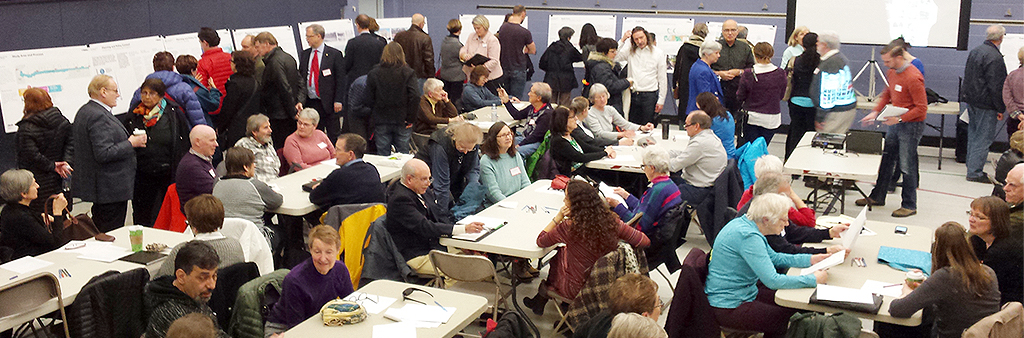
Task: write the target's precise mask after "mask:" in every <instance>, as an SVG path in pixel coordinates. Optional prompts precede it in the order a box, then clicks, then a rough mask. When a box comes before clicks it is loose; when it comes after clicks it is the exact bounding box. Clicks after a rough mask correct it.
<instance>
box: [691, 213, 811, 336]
mask: <svg viewBox="0 0 1024 338" xmlns="http://www.w3.org/2000/svg"><path fill="white" fill-rule="evenodd" d="M788 209H789V198H787V197H785V196H782V195H779V194H765V195H762V196H757V197H755V198H754V200H753V201H751V202H750V210H748V211H747V214H746V215H744V216H740V217H737V218H735V219H733V220H732V221H730V222H729V223H728V224H726V225H725V227H724V228H722V231H721V232H719V233H718V237H716V238H715V244H714V248H713V249H712V251H713V252H714V255H711V262H710V263H708V279H707V285H706V286H705V287H704V291H705V292H706V293H707V295H708V302H710V303H711V306H712V308H713V311H714V313H715V318H717V319H718V322H719V323H720V324H721V325H722V326H725V327H730V328H735V329H740V330H752V331H759V332H764V336H765V337H767V338H772V337H783V336H785V334H786V326H787V324H789V317H790V316H792V315H793V314H794V313H796V310H792V309H787V308H784V307H781V306H778V305H776V304H775V291H774V290H778V289H795V288H812V287H815V286H817V285H818V283H824V282H825V281H826V279H828V273H826V272H825V271H821V270H819V271H815V272H814V274H813V275H811V274H808V275H803V276H789V275H785V274H780V273H778V272H777V271H776V270H775V269H776V267H779V268H788V267H799V268H806V267H809V266H811V265H812V264H814V263H817V262H819V261H821V260H822V259H825V257H826V255H825V254H820V255H813V256H812V255H810V254H796V255H793V254H784V253H776V252H775V251H773V250H772V249H771V247H769V246H768V241H767V239H765V235H776V234H779V233H781V232H782V229H783V228H785V227H786V224H789V222H788V221H787V219H786V211H787V210H788ZM758 282H761V283H763V285H764V286H765V287H759V286H758Z"/></svg>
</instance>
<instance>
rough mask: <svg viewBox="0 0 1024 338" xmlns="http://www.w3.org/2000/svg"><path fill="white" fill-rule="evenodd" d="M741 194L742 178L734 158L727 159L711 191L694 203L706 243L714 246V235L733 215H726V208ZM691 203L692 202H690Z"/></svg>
mask: <svg viewBox="0 0 1024 338" xmlns="http://www.w3.org/2000/svg"><path fill="white" fill-rule="evenodd" d="M742 196H743V179H742V178H741V177H740V172H739V169H738V168H737V166H736V160H729V163H728V164H727V165H726V166H725V170H723V171H722V173H721V174H719V175H718V178H716V179H715V185H714V186H713V187H712V189H711V193H709V194H708V196H707V198H705V199H704V200H703V201H701V202H699V203H696V205H695V209H696V211H697V218H698V219H699V220H700V226H701V228H702V229H703V230H704V237H705V238H707V240H708V245H711V246H712V247H714V245H715V237H717V236H718V232H719V231H721V230H722V228H723V227H725V224H726V223H729V221H731V220H732V219H733V218H735V215H733V217H728V215H726V209H727V208H729V207H733V206H736V204H738V203H739V202H740V198H741V197H742ZM691 204H693V202H691Z"/></svg>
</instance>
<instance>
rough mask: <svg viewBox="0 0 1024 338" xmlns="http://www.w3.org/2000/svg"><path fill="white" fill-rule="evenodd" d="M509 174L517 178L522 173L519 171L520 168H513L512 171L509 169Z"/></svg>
mask: <svg viewBox="0 0 1024 338" xmlns="http://www.w3.org/2000/svg"><path fill="white" fill-rule="evenodd" d="M508 172H509V173H510V174H512V176H516V175H519V174H521V173H522V171H521V170H519V167H512V169H509V170H508Z"/></svg>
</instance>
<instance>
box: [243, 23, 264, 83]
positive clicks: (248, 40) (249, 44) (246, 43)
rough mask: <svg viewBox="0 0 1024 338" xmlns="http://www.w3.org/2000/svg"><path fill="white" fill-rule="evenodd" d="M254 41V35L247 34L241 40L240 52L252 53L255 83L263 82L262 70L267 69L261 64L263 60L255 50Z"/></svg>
mask: <svg viewBox="0 0 1024 338" xmlns="http://www.w3.org/2000/svg"><path fill="white" fill-rule="evenodd" d="M255 39H256V36H255V35H252V34H249V35H246V36H245V37H244V38H242V42H241V43H240V44H241V45H242V50H244V51H246V52H249V53H252V57H253V59H255V60H256V82H259V81H263V69H264V68H267V65H266V64H264V63H263V58H262V57H260V52H259V51H258V50H256V42H255V41H253V40H255Z"/></svg>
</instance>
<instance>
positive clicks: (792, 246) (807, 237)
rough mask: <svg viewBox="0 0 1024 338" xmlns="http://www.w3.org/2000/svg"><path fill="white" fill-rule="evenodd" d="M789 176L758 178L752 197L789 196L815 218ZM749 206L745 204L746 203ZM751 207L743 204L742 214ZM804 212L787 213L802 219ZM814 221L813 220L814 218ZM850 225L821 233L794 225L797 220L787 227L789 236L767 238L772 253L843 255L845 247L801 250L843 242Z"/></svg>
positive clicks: (789, 209)
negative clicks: (838, 241)
mask: <svg viewBox="0 0 1024 338" xmlns="http://www.w3.org/2000/svg"><path fill="white" fill-rule="evenodd" d="M789 180H790V179H789V175H783V174H782V173H778V172H767V173H764V174H762V175H761V176H760V177H758V179H757V181H756V182H754V185H753V186H752V187H751V189H753V191H752V193H751V195H752V196H761V195H764V194H779V195H782V196H786V197H788V198H789V200H790V201H793V203H795V204H796V205H797V206H800V207H799V210H801V211H806V212H809V213H810V214H811V215H812V216H813V215H814V209H810V208H808V207H807V205H806V204H804V201H803V200H801V199H800V196H798V195H797V194H796V193H794V192H793V187H792V186H790V183H789ZM744 202H745V201H744ZM749 206H750V203H745V204H741V205H740V208H739V212H738V213H739V214H740V215H743V214H745V213H746V212H747V209H748V207H749ZM801 211H797V209H795V208H793V207H790V208H788V210H787V215H794V214H797V215H801V216H803V215H804V214H802V213H801ZM812 220H813V217H812ZM849 228H850V226H849V225H845V224H837V225H835V226H833V227H832V228H831V229H818V228H815V227H814V225H811V226H810V227H806V226H799V225H796V224H794V223H793V220H792V219H790V220H789V224H787V225H786V231H785V233H786V234H785V235H782V234H775V235H765V238H767V239H768V245H769V246H771V247H772V250H775V252H780V253H789V254H797V253H809V254H822V253H829V254H833V253H836V252H840V251H843V250H844V249H845V248H843V246H842V245H832V246H829V247H828V248H827V249H825V248H812V247H801V246H799V245H800V244H803V243H819V242H821V241H824V240H828V239H833V238H839V236H840V234H842V233H843V232H844V231H846V229H849Z"/></svg>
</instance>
